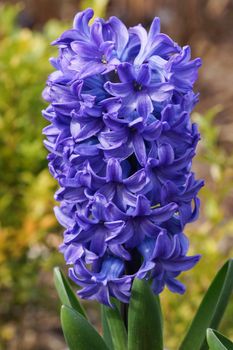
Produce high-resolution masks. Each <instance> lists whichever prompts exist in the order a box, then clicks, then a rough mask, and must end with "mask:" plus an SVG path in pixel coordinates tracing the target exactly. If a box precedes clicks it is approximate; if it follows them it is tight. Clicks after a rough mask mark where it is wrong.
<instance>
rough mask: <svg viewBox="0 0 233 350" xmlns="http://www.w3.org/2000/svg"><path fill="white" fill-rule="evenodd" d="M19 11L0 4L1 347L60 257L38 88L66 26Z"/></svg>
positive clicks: (39, 297)
mask: <svg viewBox="0 0 233 350" xmlns="http://www.w3.org/2000/svg"><path fill="white" fill-rule="evenodd" d="M19 11H20V7H19V6H17V7H10V6H0V71H1V74H0V266H1V268H0V315H1V317H0V328H1V330H0V347H1V344H5V340H7V338H8V337H9V334H8V333H9V332H8V329H9V327H8V321H9V322H12V320H14V321H16V320H17V317H18V315H20V312H19V311H20V310H21V309H22V308H23V307H24V306H25V305H26V304H27V303H37V302H38V300H39V299H41V298H43V292H41V290H40V288H37V287H36V286H37V284H38V277H39V274H38V273H39V271H40V270H41V269H46V264H47V265H49V264H50V263H49V261H52V260H53V259H55V260H57V259H59V257H58V254H55V255H52V256H50V254H49V252H50V251H52V250H54V251H56V249H57V245H58V244H59V238H58V235H57V233H56V234H54V233H53V232H54V231H57V224H56V221H55V219H54V215H53V210H52V208H53V193H54V190H55V186H56V185H55V182H54V181H53V179H52V177H51V176H50V175H49V173H48V171H47V161H46V151H45V149H44V147H43V143H42V135H41V130H42V128H43V127H44V126H45V125H46V122H45V121H44V120H43V118H42V116H41V109H42V108H43V107H44V103H43V101H42V98H41V92H42V89H43V87H44V84H45V81H46V78H47V75H48V74H49V72H50V71H51V68H50V65H49V62H48V59H49V57H50V56H51V55H52V54H53V50H54V49H52V48H51V47H50V45H49V43H50V42H51V41H52V39H53V38H54V37H56V36H58V35H59V34H60V33H61V32H62V31H63V30H64V27H63V26H62V25H61V24H58V23H57V22H50V23H48V25H46V27H45V29H44V31H43V33H39V32H32V31H30V30H29V29H26V28H23V29H22V28H19V27H18V26H17V15H18V13H19ZM49 259H50V260H49ZM52 264H53V263H52V262H51V265H52ZM48 304H49V302H48Z"/></svg>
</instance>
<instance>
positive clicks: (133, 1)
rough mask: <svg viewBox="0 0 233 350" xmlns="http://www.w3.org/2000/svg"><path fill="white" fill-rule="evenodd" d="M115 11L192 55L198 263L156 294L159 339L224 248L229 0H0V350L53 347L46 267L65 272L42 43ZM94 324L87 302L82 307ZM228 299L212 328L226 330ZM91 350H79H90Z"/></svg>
mask: <svg viewBox="0 0 233 350" xmlns="http://www.w3.org/2000/svg"><path fill="white" fill-rule="evenodd" d="M90 6H91V7H93V8H94V9H95V11H96V15H98V16H104V17H108V16H110V15H116V16H119V17H120V18H121V19H122V20H123V21H125V23H126V24H127V25H128V26H132V25H136V24H137V23H138V22H141V23H143V24H144V25H145V26H149V25H150V23H151V21H152V19H153V17H154V16H160V18H161V23H162V31H163V32H165V33H167V34H169V35H170V36H172V38H173V39H174V40H175V41H177V42H178V43H179V44H180V45H185V44H187V43H189V44H190V45H191V46H192V53H193V57H197V56H200V57H202V59H203V67H202V69H201V71H200V78H199V81H198V84H197V85H196V91H200V92H201V99H200V103H199V105H198V107H197V108H196V112H195V113H194V114H193V120H195V121H196V122H197V123H198V124H199V128H200V131H201V134H202V141H201V142H200V145H199V149H198V155H197V157H196V159H195V162H194V168H195V170H196V172H197V174H198V177H199V178H204V179H205V182H206V186H205V188H204V189H203V190H202V191H201V194H200V196H201V199H202V211H201V217H200V219H199V220H198V222H197V223H196V224H192V225H189V226H188V227H187V229H186V233H187V234H188V236H189V238H190V239H191V253H201V254H202V255H203V258H202V260H201V262H200V263H199V265H198V266H197V267H196V268H195V269H193V270H192V271H191V272H189V273H186V274H185V275H184V276H182V280H183V281H184V282H185V284H186V285H187V293H186V294H185V295H184V296H179V295H174V294H171V293H169V292H167V291H166V292H164V293H163V294H162V305H163V309H164V317H165V333H166V335H165V339H166V347H167V348H168V349H169V350H176V349H177V345H178V343H179V341H180V339H181V335H182V334H183V333H184V331H185V329H186V328H187V326H188V323H189V320H190V319H191V318H192V316H193V314H194V311H195V309H196V308H197V305H198V304H199V302H200V300H201V298H202V296H203V294H204V292H205V291H206V289H207V287H208V285H209V283H210V281H211V279H212V278H213V276H214V275H215V273H216V271H217V269H218V268H219V267H220V266H221V265H222V264H223V262H224V261H225V260H226V259H227V258H228V257H230V256H232V252H233V234H232V232H233V215H232V214H233V186H232V184H233V153H232V146H233V137H232V135H233V87H232V86H233V84H232V83H233V69H232V57H233V45H232V42H233V26H232V23H233V2H232V1H231V0H221V1H220V0H157V1H154V0H110V1H107V0H99V1H91V0H90V1H88V0H86V1H78V0H50V1H47V0H24V1H21V2H20V3H18V2H16V1H3V0H1V1H0V349H1V350H22V349H24V350H32V349H33V350H54V349H56V350H64V349H65V343H64V341H63V336H62V333H61V330H60V322H59V303H58V298H57V296H56V292H55V290H54V286H53V278H52V269H53V267H54V266H55V265H59V266H61V267H62V268H64V269H65V267H64V263H63V257H62V256H61V255H60V254H59V253H58V252H57V247H58V245H59V244H60V242H61V239H62V235H61V228H60V227H59V226H58V224H57V223H56V221H55V218H54V215H53V209H52V208H53V206H54V202H53V194H54V191H55V189H56V183H55V182H54V180H53V179H52V177H51V176H50V174H49V172H48V170H47V161H46V151H45V149H44V147H43V145H42V136H41V130H42V128H43V127H44V126H45V125H46V122H45V121H44V120H43V118H42V116H41V109H42V108H44V107H45V104H44V102H43V101H42V99H41V92H42V89H43V87H44V85H45V81H46V77H47V75H48V74H49V73H50V72H51V71H52V68H51V67H50V65H49V63H48V59H49V57H51V56H53V55H56V49H54V48H52V47H51V46H50V42H51V41H52V40H54V39H55V38H57V37H58V36H59V35H60V34H61V33H62V31H64V29H66V28H68V27H69V26H71V22H72V18H73V17H74V15H75V13H76V12H77V11H79V10H81V9H84V8H85V7H90ZM86 306H87V308H88V312H89V315H90V318H91V319H92V320H93V322H94V323H95V324H96V326H97V327H99V322H98V318H99V314H98V312H99V311H98V307H97V305H96V304H95V303H86ZM232 314H233V300H232V301H231V303H230V305H229V307H228V309H227V313H226V315H225V318H224V321H223V322H222V324H221V330H222V331H223V332H224V333H225V334H226V335H227V336H229V337H233V324H232ZM90 350H91V349H90Z"/></svg>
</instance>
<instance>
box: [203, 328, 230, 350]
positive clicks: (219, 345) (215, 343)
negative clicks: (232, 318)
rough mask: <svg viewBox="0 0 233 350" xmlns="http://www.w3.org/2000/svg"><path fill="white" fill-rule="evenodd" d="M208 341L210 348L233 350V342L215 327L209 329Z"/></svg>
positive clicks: (214, 349) (213, 349)
mask: <svg viewBox="0 0 233 350" xmlns="http://www.w3.org/2000/svg"><path fill="white" fill-rule="evenodd" d="M206 333H207V335H206V337H207V343H208V345H209V349H210V350H233V343H232V342H231V341H230V339H227V338H226V337H224V336H223V335H222V334H221V333H219V332H217V331H216V330H214V329H211V328H208V329H207V332H206Z"/></svg>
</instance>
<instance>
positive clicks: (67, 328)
mask: <svg viewBox="0 0 233 350" xmlns="http://www.w3.org/2000/svg"><path fill="white" fill-rule="evenodd" d="M61 325H62V330H63V333H64V336H65V340H66V343H67V345H68V346H69V349H70V350H108V348H107V346H106V344H105V343H104V341H103V339H102V338H101V336H100V335H99V334H98V333H97V331H96V330H95V329H94V327H93V326H92V325H91V324H90V323H89V322H88V321H87V320H86V319H85V318H84V317H83V316H82V315H80V313H78V312H77V311H75V310H74V309H71V308H70V307H68V306H65V305H62V307H61Z"/></svg>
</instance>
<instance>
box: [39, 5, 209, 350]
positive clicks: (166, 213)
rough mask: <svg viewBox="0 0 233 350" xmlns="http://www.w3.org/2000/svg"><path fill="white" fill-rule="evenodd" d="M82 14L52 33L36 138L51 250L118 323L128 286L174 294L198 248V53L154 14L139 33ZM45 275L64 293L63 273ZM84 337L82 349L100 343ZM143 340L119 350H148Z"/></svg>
mask: <svg viewBox="0 0 233 350" xmlns="http://www.w3.org/2000/svg"><path fill="white" fill-rule="evenodd" d="M92 17H93V11H92V10H91V9H87V10H85V11H83V12H81V13H78V14H77V15H76V17H75V19H74V23H73V28H72V29H70V30H67V31H66V32H64V33H63V34H62V35H61V37H60V38H59V39H57V40H56V41H54V42H53V45H56V46H58V48H59V54H58V57H57V58H53V59H51V63H52V65H53V67H54V68H55V71H54V72H53V73H52V74H51V75H50V76H49V78H48V81H47V86H46V88H45V90H44V92H43V97H44V99H45V100H46V101H48V102H49V103H50V104H49V106H48V107H47V109H46V110H44V111H43V115H44V117H45V118H46V119H47V120H48V121H49V122H50V125H48V126H47V127H46V128H45V129H44V135H45V136H46V140H45V146H46V147H47V149H48V150H49V152H50V153H49V155H48V160H49V169H50V172H51V174H52V175H53V176H54V177H55V178H56V180H57V181H58V184H59V186H60V188H59V189H58V191H57V192H56V195H55V199H56V200H57V201H59V202H60V206H56V207H55V215H56V217H57V219H58V221H59V222H60V224H61V225H62V226H63V227H64V228H65V231H64V242H63V244H62V245H61V247H60V251H61V252H62V253H63V254H64V257H65V260H66V263H67V264H68V265H69V266H70V268H69V276H70V278H71V279H72V280H73V281H74V282H75V283H76V284H77V285H78V286H80V287H81V289H79V291H78V295H79V296H80V297H81V298H84V299H89V300H97V301H98V302H99V303H101V304H103V305H105V306H107V307H110V308H112V310H115V311H112V312H117V311H116V306H115V302H114V300H118V301H120V302H121V303H122V305H123V309H122V310H123V311H122V315H123V318H124V321H125V323H126V324H127V307H126V306H125V305H127V304H128V303H129V302H130V304H132V305H134V303H135V302H136V299H135V297H134V290H135V289H136V290H137V292H138V293H139V294H140V293H141V292H142V291H144V292H143V293H144V297H143V300H144V304H145V303H146V302H147V298H148V300H151V306H150V307H152V309H153V307H154V308H156V307H155V304H153V303H154V301H153V300H154V299H151V298H153V294H154V295H158V294H159V293H161V292H162V291H163V289H164V288H165V287H167V288H168V289H169V290H170V291H171V292H173V293H179V294H183V293H184V292H185V286H184V285H183V284H182V283H181V282H180V281H179V280H178V277H179V275H180V274H181V273H182V272H183V271H187V270H190V269H191V268H193V267H194V266H195V265H196V264H197V262H198V261H199V259H200V256H199V255H194V256H190V255H189V254H188V249H189V240H188V238H187V237H186V235H185V233H184V229H185V225H186V224H187V223H189V222H192V221H194V220H196V219H197V217H198V213H199V206H200V201H199V199H198V197H197V196H198V192H199V190H200V188H201V187H202V186H203V181H202V180H197V179H196V178H195V174H194V173H193V172H192V159H193V157H194V156H195V150H196V146H197V143H198V141H199V139H200V136H199V132H198V129H197V126H196V125H195V124H194V123H192V121H191V118H190V113H191V112H192V110H193V108H194V106H195V105H196V103H197V102H198V94H195V93H194V91H193V84H194V83H195V81H196V79H197V74H198V69H199V67H200V66H201V60H200V59H199V58H196V59H191V54H190V48H189V46H185V47H180V46H179V45H178V44H177V43H175V42H174V41H173V40H172V39H171V38H169V37H168V36H167V35H165V34H163V33H161V32H160V21H159V18H155V19H154V21H153V23H152V25H151V27H150V29H149V32H148V33H147V31H146V30H145V29H144V28H143V26H142V25H137V26H135V27H133V28H129V29H127V28H126V26H125V25H124V24H123V23H122V22H121V21H120V20H119V19H118V18H116V17H111V18H110V19H108V20H103V19H100V18H96V19H94V21H93V22H92V24H90V23H89V22H90V20H91V18H92ZM56 276H57V277H56V278H57V280H59V283H58V284H59V286H58V290H60V289H61V288H63V289H64V288H65V290H66V292H65V293H66V294H65V295H68V296H69V295H70V293H71V292H70V291H69V288H68V287H67V286H68V284H67V282H65V284H64V276H62V275H60V272H58V271H57V275H56ZM61 281H63V282H61ZM140 283H141V284H140ZM144 283H146V286H147V287H145V284H144ZM148 286H149V287H148ZM67 288H68V291H67ZM137 288H139V289H137ZM63 292H64V290H63ZM60 295H61V296H62V297H61V298H62V300H63V302H64V293H63V294H60ZM72 298H73V297H72ZM68 299H69V297H68ZM72 300H73V299H72ZM65 303H66V304H67V299H66V300H65ZM75 303H76V302H75ZM68 305H70V306H73V302H70V301H68ZM153 305H154V306H153ZM76 306H77V305H76ZM144 306H145V305H144ZM76 309H77V311H78V312H81V313H82V315H84V313H83V310H82V309H80V306H78V308H76ZM80 310H81V311H80ZM104 310H106V309H104ZM148 310H149V309H148ZM64 312H65V313H66V312H68V311H67V310H66V311H64ZM106 312H107V313H108V311H105V313H106ZM158 312H159V311H158V308H157V313H158ZM107 313H106V315H107ZM68 314H69V312H68ZM106 315H105V316H106ZM76 316H77V315H76ZM64 317H65V316H64ZM67 317H68V316H67ZM114 317H115V319H118V314H115V316H114ZM108 322H110V323H109V327H110V328H111V317H110V321H109V319H108ZM119 322H120V321H119ZM63 323H64V322H63ZM64 324H66V323H64ZM64 324H63V326H64ZM143 324H144V326H146V323H145V320H144V321H143ZM64 327H65V326H64ZM141 327H142V328H143V325H142V324H141ZM93 337H96V335H95V336H94V335H93ZM129 337H130V333H129ZM119 338H120V336H119ZM123 338H124V336H123ZM160 338H161V337H160ZM98 339H99V338H98ZM89 340H90V339H89ZM89 340H86V342H87V343H86V347H83V349H84V348H85V349H95V348H96V349H97V348H98V349H99V348H101V349H104V348H105V346H106V345H104V343H101V342H100V343H101V344H102V345H101V346H100V347H97V345H96V344H95V345H93V344H90V343H88V342H89ZM118 340H119V339H118ZM67 341H68V344H69V346H70V347H71V348H72V349H76V347H75V346H74V347H73V345H72V344H71V343H72V341H71V342H70V340H69V339H67ZM98 341H100V340H98ZM114 341H116V339H115V340H114V339H113V342H114ZM148 341H149V340H148ZM116 342H117V341H116ZM130 342H132V344H134V342H133V341H131V340H130V339H129V343H130ZM159 342H160V343H159V344H160V345H159V346H158V343H156V344H157V345H156V346H157V347H156V349H157V348H158V350H159V349H162V345H161V344H162V343H161V339H160V341H159ZM123 343H124V340H123ZM123 343H121V344H120V345H119V344H118V345H116V344H114V349H124V348H125V344H123ZM87 344H89V345H87ZM148 344H150V341H149V343H148V342H147V345H146V347H145V346H144V347H143V346H141V345H140V346H141V347H139V346H138V347H135V344H134V345H132V346H133V347H130V346H129V349H131V348H134V349H140V350H141V349H150V348H151V349H152V348H153V349H155V347H150V345H148ZM151 344H155V343H153V341H152V343H151ZM115 345H116V346H115ZM88 346H89V348H88ZM184 349H188V348H184ZM190 349H191V348H190ZM193 349H194V348H193Z"/></svg>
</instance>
